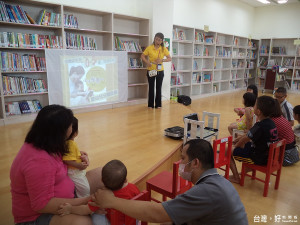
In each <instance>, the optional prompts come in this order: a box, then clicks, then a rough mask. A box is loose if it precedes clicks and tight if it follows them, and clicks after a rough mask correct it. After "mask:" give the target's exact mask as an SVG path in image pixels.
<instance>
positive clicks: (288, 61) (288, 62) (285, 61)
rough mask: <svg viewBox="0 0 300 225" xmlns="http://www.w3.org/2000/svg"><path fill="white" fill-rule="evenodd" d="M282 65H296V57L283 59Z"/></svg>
mask: <svg viewBox="0 0 300 225" xmlns="http://www.w3.org/2000/svg"><path fill="white" fill-rule="evenodd" d="M282 66H283V67H284V66H287V67H290V66H294V59H289V58H285V59H284V60H283V63H282Z"/></svg>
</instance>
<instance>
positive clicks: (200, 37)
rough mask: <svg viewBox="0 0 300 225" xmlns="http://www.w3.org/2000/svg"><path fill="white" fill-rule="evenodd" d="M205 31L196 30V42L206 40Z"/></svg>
mask: <svg viewBox="0 0 300 225" xmlns="http://www.w3.org/2000/svg"><path fill="white" fill-rule="evenodd" d="M204 37H205V35H204V33H203V32H198V31H195V41H196V42H204Z"/></svg>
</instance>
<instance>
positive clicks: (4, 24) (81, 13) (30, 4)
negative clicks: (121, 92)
mask: <svg viewBox="0 0 300 225" xmlns="http://www.w3.org/2000/svg"><path fill="white" fill-rule="evenodd" d="M4 3H6V4H10V5H13V6H14V5H20V6H21V7H22V8H23V9H24V10H25V11H26V12H27V13H28V14H29V15H30V17H32V18H33V19H34V20H35V21H37V20H38V18H39V15H40V13H41V12H42V11H43V10H46V11H47V12H50V13H55V14H60V21H59V22H57V21H56V22H57V24H56V25H51V26H50V24H48V25H45V24H42V25H40V24H24V23H19V22H18V21H17V22H10V21H0V33H2V32H14V33H23V34H39V35H53V36H58V37H59V38H61V48H62V49H67V48H72V49H74V47H67V40H66V38H67V35H68V34H70V35H73V36H75V35H82V36H87V37H89V38H91V39H93V40H94V41H95V43H96V46H97V48H96V50H110V51H114V50H115V46H114V41H115V37H120V38H121V39H123V40H127V41H129V40H130V41H135V42H136V43H138V44H139V45H140V46H141V47H142V48H145V47H147V46H148V45H149V43H150V41H149V40H150V39H149V32H150V27H149V19H145V18H138V17H133V16H127V15H121V14H115V13H113V12H102V11H98V10H93V9H84V8H77V7H73V6H67V5H62V4H52V3H44V2H39V1H26V0H16V1H13V2H12V1H9V0H4ZM55 14H54V15H55ZM64 15H72V16H73V17H71V16H70V17H66V18H72V19H73V22H74V21H75V20H74V17H76V19H77V22H78V23H77V24H76V23H68V24H64ZM66 21H67V22H68V21H70V20H66ZM70 35H69V36H70ZM0 51H1V52H10V53H17V54H20V55H22V54H35V55H36V56H38V57H45V49H44V48H42V47H38V46H35V47H29V46H27V47H16V46H14V47H11V46H3V45H1V44H0ZM127 54H128V58H134V59H139V58H140V56H141V54H142V51H128V52H127ZM0 57H1V56H0ZM3 76H21V77H28V78H29V77H30V78H36V79H44V80H45V81H46V80H47V72H46V71H7V72H4V71H0V77H1V84H0V125H3V124H6V123H14V122H16V123H19V122H25V121H28V120H32V119H34V118H35V116H36V113H32V114H26V115H23V114H22V115H13V116H6V113H5V103H7V102H14V101H23V100H33V99H37V100H39V101H40V103H41V104H42V106H45V105H48V104H49V97H48V92H47V91H44V92H36V93H28V94H26V93H21V94H20V93H18V94H14V95H4V94H3V93H4V91H3V81H2V77H3ZM147 90H148V86H147V78H146V68H144V67H139V68H131V67H130V65H129V67H128V102H127V103H126V102H125V103H120V104H115V106H110V107H118V106H119V105H128V104H129V105H131V104H138V103H144V102H146V100H147V95H148V93H147Z"/></svg>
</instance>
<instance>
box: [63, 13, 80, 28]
mask: <svg viewBox="0 0 300 225" xmlns="http://www.w3.org/2000/svg"><path fill="white" fill-rule="evenodd" d="M64 27H70V28H78V20H77V17H76V16H74V15H73V14H64Z"/></svg>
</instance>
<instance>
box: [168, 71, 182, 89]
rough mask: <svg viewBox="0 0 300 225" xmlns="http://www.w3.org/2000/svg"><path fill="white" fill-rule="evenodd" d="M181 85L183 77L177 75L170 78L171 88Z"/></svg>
mask: <svg viewBox="0 0 300 225" xmlns="http://www.w3.org/2000/svg"><path fill="white" fill-rule="evenodd" d="M182 84H183V75H181V74H178V75H177V76H171V86H173V85H182Z"/></svg>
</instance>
